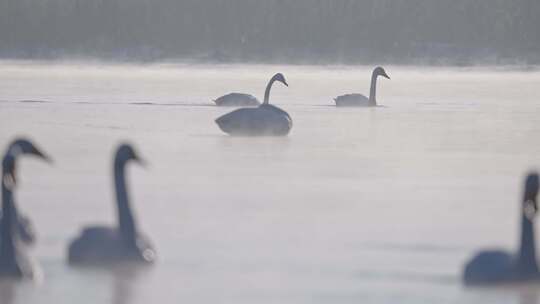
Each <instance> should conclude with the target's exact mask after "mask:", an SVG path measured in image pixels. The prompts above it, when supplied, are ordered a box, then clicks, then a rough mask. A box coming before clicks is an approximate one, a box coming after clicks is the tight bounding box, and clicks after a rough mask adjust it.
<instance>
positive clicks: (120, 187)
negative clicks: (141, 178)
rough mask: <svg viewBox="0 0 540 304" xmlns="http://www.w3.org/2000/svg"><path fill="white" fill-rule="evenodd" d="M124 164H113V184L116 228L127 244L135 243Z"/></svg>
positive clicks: (117, 162) (133, 223) (116, 162)
mask: <svg viewBox="0 0 540 304" xmlns="http://www.w3.org/2000/svg"><path fill="white" fill-rule="evenodd" d="M125 165H126V164H125V162H124V161H120V160H116V161H115V163H114V183H115V189H116V203H117V207H118V210H117V211H118V226H119V229H120V233H121V234H122V236H123V237H124V238H125V239H126V240H128V241H129V242H135V235H136V229H135V219H134V218H133V214H132V213H131V208H130V207H129V197H128V192H127V186H126V178H125Z"/></svg>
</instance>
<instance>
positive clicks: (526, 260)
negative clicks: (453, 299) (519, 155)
mask: <svg viewBox="0 0 540 304" xmlns="http://www.w3.org/2000/svg"><path fill="white" fill-rule="evenodd" d="M537 194H538V174H537V173H530V174H529V175H528V176H527V178H526V180H525V191H524V194H523V202H522V208H521V241H520V247H519V252H518V254H517V255H516V256H514V255H512V254H510V253H508V252H504V251H500V250H493V251H482V252H480V253H478V254H477V255H476V256H475V257H474V258H473V259H471V260H470V261H469V262H468V263H467V264H466V266H465V272H464V274H463V280H464V283H465V284H466V285H490V284H501V283H515V282H525V281H530V280H538V279H540V276H539V273H538V265H537V263H536V252H535V241H534V227H533V218H534V216H535V215H536V213H537V212H538V205H537V202H536V197H537Z"/></svg>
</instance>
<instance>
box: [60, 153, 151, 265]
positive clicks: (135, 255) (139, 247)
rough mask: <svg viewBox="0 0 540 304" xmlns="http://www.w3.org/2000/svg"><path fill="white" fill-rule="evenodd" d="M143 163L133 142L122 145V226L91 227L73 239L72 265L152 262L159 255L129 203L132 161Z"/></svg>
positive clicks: (118, 163)
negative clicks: (128, 166)
mask: <svg viewBox="0 0 540 304" xmlns="http://www.w3.org/2000/svg"><path fill="white" fill-rule="evenodd" d="M130 160H134V161H137V162H142V161H141V159H140V158H139V157H138V156H137V154H136V153H135V151H134V150H133V148H132V147H131V146H130V145H121V146H120V147H119V148H118V150H117V152H116V157H115V161H114V176H115V187H116V198H117V211H118V226H117V227H106V226H90V227H86V228H84V229H83V230H82V232H81V234H80V235H79V236H78V237H77V238H76V239H75V240H73V241H72V242H71V244H70V245H69V248H68V262H69V263H70V264H72V265H87V266H109V265H114V264H119V263H123V262H134V263H139V264H149V263H152V262H154V260H155V258H156V253H155V250H154V248H153V246H152V244H151V242H150V241H149V240H148V238H146V237H145V236H143V235H142V234H141V233H139V232H138V230H137V227H136V224H135V218H134V216H133V214H132V212H131V208H130V206H129V199H128V192H127V189H126V183H125V174H124V171H125V165H126V163H127V162H128V161H130Z"/></svg>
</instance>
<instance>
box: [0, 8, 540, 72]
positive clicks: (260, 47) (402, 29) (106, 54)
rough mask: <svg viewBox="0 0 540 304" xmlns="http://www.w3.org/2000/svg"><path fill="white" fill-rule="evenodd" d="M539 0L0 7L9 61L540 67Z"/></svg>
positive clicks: (0, 44)
mask: <svg viewBox="0 0 540 304" xmlns="http://www.w3.org/2000/svg"><path fill="white" fill-rule="evenodd" d="M539 15H540V2H539V1H536V0H474V1H473V0H455V1H449V0H446V1H445V0H437V1H434V0H406V1H405V0H363V1H358V0H339V1H330V0H289V1H287V0H264V1H253V0H212V1H205V0H180V1H179V0H153V1H150V0H40V1H36V0H0V56H1V57H2V58H23V59H29V58H30V59H51V58H53V59H56V58H97V59H108V60H127V61H161V60H195V61H213V62H268V63H315V64H317V63H373V62H385V63H404V64H418V63H427V64H455V65H468V64H475V63H479V64H483V63H485V64H501V63H511V64H514V63H518V64H520V63H525V64H537V63H539V62H540V52H539V51H540V34H539V31H538V28H539V27H540V21H539V19H538V16H539Z"/></svg>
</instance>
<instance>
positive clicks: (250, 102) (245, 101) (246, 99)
mask: <svg viewBox="0 0 540 304" xmlns="http://www.w3.org/2000/svg"><path fill="white" fill-rule="evenodd" d="M214 102H215V103H216V105H217V106H220V107H256V106H258V105H260V104H261V103H260V102H259V100H258V99H257V98H256V97H255V96H253V95H250V94H245V93H230V94H227V95H223V96H221V97H219V98H217V99H215V100H214Z"/></svg>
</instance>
